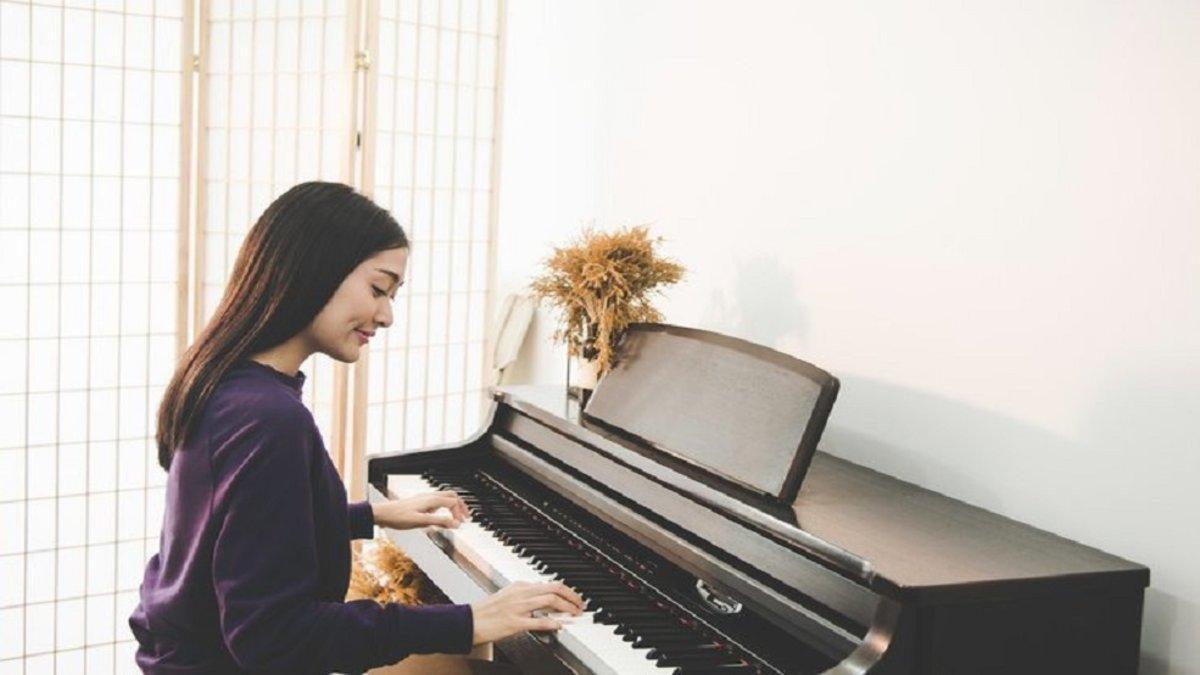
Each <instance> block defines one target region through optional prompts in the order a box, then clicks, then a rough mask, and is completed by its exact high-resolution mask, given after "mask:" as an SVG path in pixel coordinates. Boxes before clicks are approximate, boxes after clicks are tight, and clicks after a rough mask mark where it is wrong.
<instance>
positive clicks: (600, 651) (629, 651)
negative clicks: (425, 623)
mask: <svg viewBox="0 0 1200 675" xmlns="http://www.w3.org/2000/svg"><path fill="white" fill-rule="evenodd" d="M388 488H389V489H390V490H391V491H392V493H393V494H394V495H395V496H396V497H406V496H409V495H414V494H420V493H422V492H429V491H432V490H436V489H437V488H436V487H434V486H433V485H431V484H430V483H428V482H427V481H426V480H425V479H423V478H421V477H420V476H415V475H393V476H391V477H390V478H389V480H388ZM426 531H427V532H428V533H429V534H430V536H431V538H435V539H443V540H445V541H446V542H449V543H450V544H452V545H453V550H455V551H456V552H457V553H460V554H461V555H462V556H463V557H465V558H467V559H468V560H470V561H471V563H472V564H474V565H475V566H476V567H477V568H478V569H479V570H480V571H481V572H482V573H484V574H485V575H487V576H488V577H489V578H490V580H491V581H492V583H493V584H495V586H496V587H497V588H502V587H504V586H507V585H508V584H510V583H513V582H515V581H528V582H532V583H539V582H549V581H553V580H554V578H553V577H552V576H551V575H549V574H543V573H541V572H539V571H537V570H536V569H534V568H533V566H532V564H531V563H530V562H529V561H528V560H526V559H524V558H522V557H521V556H519V555H517V554H516V553H515V552H514V551H513V550H512V549H511V548H509V547H508V546H507V545H506V544H504V542H502V541H500V540H499V539H497V538H496V536H495V535H493V534H492V533H491V532H490V531H488V530H487V529H485V528H483V527H481V526H480V525H479V524H478V523H476V522H474V521H472V520H468V521H466V522H464V523H462V524H461V525H459V526H458V527H457V528H440V527H429V528H426ZM571 618H572V619H573V620H572V621H570V622H569V623H564V625H563V627H562V628H561V629H559V630H558V632H556V633H555V634H554V638H553V639H556V640H558V642H559V643H561V644H562V646H563V647H564V648H565V649H566V650H567V651H569V652H570V653H571V655H572V656H574V657H575V658H576V659H578V660H579V661H580V662H582V663H583V664H584V665H585V666H587V667H588V668H590V669H591V670H592V671H593V672H595V673H611V675H625V674H626V673H628V674H631V675H638V674H640V673H657V674H661V673H671V672H674V670H675V669H674V668H663V667H660V666H658V665H657V664H656V663H654V662H653V661H651V660H650V659H648V658H646V653H647V652H648V651H649V650H648V649H644V648H643V649H635V648H634V647H633V645H632V644H630V643H629V642H626V641H625V640H624V639H622V637H621V636H620V635H617V633H616V628H615V627H614V626H609V625H605V624H602V623H596V622H595V620H594V618H595V613H594V612H583V613H582V614H580V615H579V616H576V617H571Z"/></svg>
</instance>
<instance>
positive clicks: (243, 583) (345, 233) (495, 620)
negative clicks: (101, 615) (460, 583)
mask: <svg viewBox="0 0 1200 675" xmlns="http://www.w3.org/2000/svg"><path fill="white" fill-rule="evenodd" d="M407 259H408V240H407V239H406V237H405V235H404V231H403V230H402V229H401V228H400V226H399V225H398V224H397V223H396V221H395V220H394V219H393V218H392V217H391V216H390V215H389V214H388V212H387V211H385V210H384V209H382V208H380V207H379V206H377V205H375V204H374V203H372V202H371V201H370V200H369V199H367V198H366V197H364V196H362V195H360V194H358V193H356V192H354V190H353V189H351V188H350V187H349V186H346V185H341V184H337V183H318V182H313V183H303V184H301V185H297V186H296V187H293V188H292V189H290V190H288V191H287V192H286V193H284V194H283V195H282V196H280V197H279V198H278V199H276V200H275V202H274V203H272V204H271V205H270V206H269V207H268V208H267V210H266V211H265V212H264V213H263V214H262V217H260V218H259V220H258V222H257V223H256V224H255V225H254V227H253V228H252V229H251V230H250V232H249V234H248V235H247V237H246V241H245V243H244V244H243V245H242V249H241V251H240V252H239V253H238V258H237V261H236V263H235V265H234V269H233V274H232V276H231V278H230V280H229V285H228V288H227V289H226V291H225V296H224V297H223V298H222V300H221V304H220V306H219V307H218V308H217V310H216V312H215V314H214V315H213V317H212V319H211V320H210V321H209V323H208V325H207V326H206V327H205V329H204V331H203V332H202V333H201V335H200V337H199V338H198V339H197V340H196V342H195V343H194V344H193V345H192V346H191V347H190V348H189V349H188V350H187V353H186V354H184V356H183V358H182V359H181V360H180V362H179V364H178V366H177V367H176V370H175V374H174V376H173V377H172V379H171V382H170V384H169V385H168V387H167V389H166V392H165V394H164V396H163V400H162V404H161V406H160V408H159V413H158V434H157V441H158V453H159V463H160V464H162V466H163V468H165V469H167V470H168V473H169V477H168V480H167V493H166V499H167V504H166V511H165V515H164V518H163V525H162V535H161V538H160V541H159V552H158V554H157V555H155V556H154V557H153V558H151V559H150V561H149V563H148V564H147V566H146V573H145V577H144V580H143V582H142V586H141V603H140V604H139V605H138V607H137V609H136V610H135V611H134V613H133V615H132V616H131V617H130V619H129V624H130V627H131V628H132V630H133V634H134V636H135V637H136V638H137V641H138V643H139V649H138V652H137V662H138V665H139V666H141V668H142V670H144V671H145V672H149V673H241V672H284V673H329V672H333V671H351V672H353V671H361V670H366V669H367V668H371V667H375V666H380V665H384V664H388V663H394V662H396V661H399V660H400V659H402V658H404V657H405V656H406V655H408V654H412V653H428V652H446V653H465V652H467V651H469V650H470V649H471V647H472V645H477V644H482V643H485V642H491V641H493V640H497V639H499V638H502V637H506V636H508V635H511V634H513V633H516V632H519V631H526V630H556V629H557V628H559V627H560V625H561V623H560V622H559V621H558V620H556V619H553V618H550V617H545V616H540V617H537V618H535V617H534V616H533V613H534V612H537V611H539V610H541V611H542V612H550V613H570V614H574V613H578V612H579V611H580V609H581V607H582V605H583V601H582V599H581V598H580V597H579V596H578V595H577V594H576V593H574V592H573V591H572V590H570V589H569V588H567V587H565V586H563V585H562V584H529V585H526V584H520V585H513V586H509V587H507V588H505V589H503V590H501V591H500V592H498V593H496V594H494V595H492V596H491V597H489V598H487V599H485V600H483V601H482V602H479V603H476V604H473V605H436V606H421V607H409V606H403V605H397V604H390V605H386V606H380V605H378V604H376V603H375V602H373V601H371V600H362V601H358V602H343V598H344V596H345V593H346V588H347V585H348V583H349V575H350V547H349V542H350V540H351V538H366V537H370V536H371V534H372V532H371V529H372V525H375V524H378V525H382V526H385V527H392V528H412V527H423V526H426V525H441V526H444V527H455V526H457V525H458V524H459V523H460V522H462V520H463V519H464V518H466V517H467V508H466V505H465V504H464V503H463V502H462V500H460V499H459V498H458V497H457V496H456V495H455V494H454V493H452V492H438V493H431V494H427V495H421V496H418V497H414V498H411V499H405V500H397V501H391V502H387V503H382V504H368V503H366V502H363V503H356V504H349V505H347V503H346V492H345V489H344V488H343V487H342V482H341V479H340V478H339V476H338V474H337V471H336V470H335V469H334V466H333V464H332V463H331V461H330V460H329V456H328V455H327V454H326V451H325V446H324V443H323V442H322V440H321V435H320V433H319V432H318V430H317V426H316V424H315V423H314V421H313V417H312V414H311V413H310V412H309V410H308V409H307V408H306V407H305V406H304V405H303V403H302V402H301V398H300V390H301V386H302V385H303V384H304V379H305V375H304V373H303V372H300V371H299V368H300V364H301V363H303V362H304V360H305V359H307V358H308V357H309V356H310V355H312V354H313V353H314V352H321V353H323V354H327V355H329V356H330V357H332V358H334V359H337V360H339V361H342V362H346V363H349V362H353V361H355V360H357V359H358V357H359V354H360V352H361V350H362V349H364V347H365V345H366V344H367V341H368V340H370V338H371V336H373V335H374V334H375V331H376V330H378V329H379V328H386V327H388V326H390V325H391V324H392V309H391V302H392V299H393V298H394V297H395V293H396V289H397V288H399V286H400V285H401V284H402V283H403V282H402V281H401V280H402V279H404V268H405V265H406V264H407ZM441 507H445V508H446V509H447V510H448V513H449V515H438V513H439V509H440V508H441ZM441 513H443V514H444V513H445V512H441Z"/></svg>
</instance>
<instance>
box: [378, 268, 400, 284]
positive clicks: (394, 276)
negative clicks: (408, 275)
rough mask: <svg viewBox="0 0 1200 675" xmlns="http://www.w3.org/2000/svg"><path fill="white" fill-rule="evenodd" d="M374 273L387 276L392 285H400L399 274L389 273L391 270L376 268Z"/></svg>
mask: <svg viewBox="0 0 1200 675" xmlns="http://www.w3.org/2000/svg"><path fill="white" fill-rule="evenodd" d="M375 271H376V272H383V273H384V274H386V275H388V276H389V277H391V278H392V283H393V284H398V283H400V275H399V274H396V273H395V272H393V271H391V270H387V269H384V268H382V267H376V268H375Z"/></svg>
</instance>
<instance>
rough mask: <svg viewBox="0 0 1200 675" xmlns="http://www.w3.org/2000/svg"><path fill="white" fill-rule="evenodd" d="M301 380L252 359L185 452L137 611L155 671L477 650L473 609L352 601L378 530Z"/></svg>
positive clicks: (344, 663)
mask: <svg viewBox="0 0 1200 675" xmlns="http://www.w3.org/2000/svg"><path fill="white" fill-rule="evenodd" d="M303 384H304V373H302V372H301V373H297V374H296V376H295V377H292V376H289V375H287V374H285V373H281V372H279V371H276V370H274V369H272V368H270V367H268V366H265V365H262V364H260V363H257V362H255V361H250V360H245V361H242V362H240V363H238V364H237V365H235V366H234V367H233V368H231V369H230V371H229V372H228V373H226V375H225V377H224V378H223V379H222V380H221V382H220V384H219V385H218V387H217V389H216V391H214V392H213V395H212V397H211V398H210V399H209V401H208V404H207V406H206V407H205V409H204V412H203V414H202V415H201V418H200V422H199V425H198V426H197V428H196V431H195V433H194V434H193V435H192V436H191V438H190V440H189V441H188V442H187V444H186V445H185V446H184V448H183V449H182V450H181V451H180V452H177V453H176V454H175V458H174V460H173V461H172V463H171V470H170V472H169V477H168V479H167V504H166V512H165V515H164V517H163V526H162V536H161V538H160V540H159V552H158V554H157V555H155V556H154V557H153V558H151V559H150V562H149V563H148V564H147V565H146V574H145V577H144V579H143V581H142V586H141V603H140V604H139V605H138V607H137V609H136V610H134V612H133V615H132V616H130V617H129V625H130V627H131V628H132V629H133V634H134V636H135V637H136V638H137V641H138V643H139V649H138V652H137V662H138V665H139V666H141V667H142V670H144V671H146V672H149V673H242V672H287V673H329V672H331V671H350V672H353V671H360V670H366V669H368V668H373V667H376V666H381V665H384V664H388V663H394V662H396V661H399V660H400V659H403V658H404V657H405V656H407V655H408V654H412V653H429V652H444V653H466V652H467V651H470V649H471V637H472V631H473V626H472V617H471V608H470V606H468V605H432V606H423V607H407V606H404V605H398V604H389V605H387V606H383V607H381V606H379V605H378V604H376V603H375V602H374V601H371V600H359V601H356V602H343V598H344V597H345V594H346V588H347V586H348V584H349V580H350V539H351V538H360V539H361V538H367V537H370V536H371V534H372V527H373V523H372V518H371V508H370V506H369V505H368V504H367V503H366V502H362V503H357V504H350V505H347V504H346V491H345V488H343V486H342V481H341V479H340V478H339V477H338V474H337V471H336V469H334V466H333V463H332V462H331V461H330V459H329V456H328V454H327V453H326V451H325V444H324V443H323V442H322V441H321V434H320V432H319V431H318V430H317V426H316V423H315V422H314V420H313V417H312V413H310V412H309V410H308V408H306V407H305V406H304V404H303V403H302V402H301V399H300V388H301V386H302V385H303Z"/></svg>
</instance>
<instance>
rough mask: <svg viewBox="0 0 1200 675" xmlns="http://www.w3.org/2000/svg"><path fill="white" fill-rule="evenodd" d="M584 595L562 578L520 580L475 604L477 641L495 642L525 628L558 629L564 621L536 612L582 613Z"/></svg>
mask: <svg viewBox="0 0 1200 675" xmlns="http://www.w3.org/2000/svg"><path fill="white" fill-rule="evenodd" d="M582 611H583V598H581V597H579V594H578V593H576V592H575V591H573V590H571V589H570V588H568V587H567V585H566V584H563V583H562V582H559V581H552V582H549V583H536V584H535V583H530V582H528V581H517V582H514V583H512V584H509V585H508V586H505V587H504V588H502V589H500V590H499V591H496V592H495V593H493V594H492V595H490V596H488V597H487V598H484V599H483V600H481V601H479V602H476V603H472V605H471V613H472V615H473V619H474V624H475V635H474V637H473V638H472V641H473V644H476V645H481V644H485V643H488V642H495V641H496V640H500V639H503V638H506V637H508V636H509V635H514V634H516V633H520V632H523V631H529V630H534V631H554V630H558V629H559V628H562V625H563V622H562V621H560V620H559V619H555V618H553V617H549V616H533V613H534V612H544V613H562V614H571V615H578V614H579V613H581V612H582Z"/></svg>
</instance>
